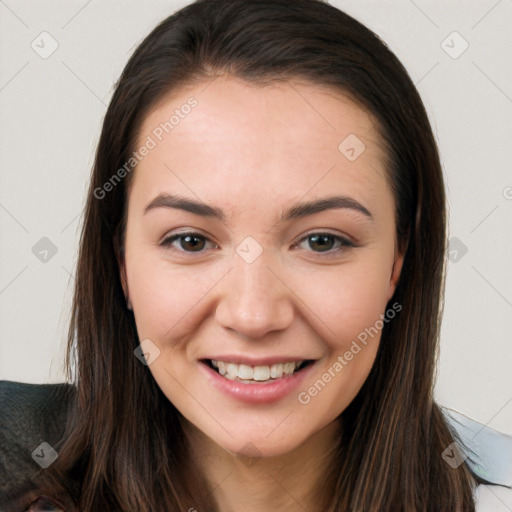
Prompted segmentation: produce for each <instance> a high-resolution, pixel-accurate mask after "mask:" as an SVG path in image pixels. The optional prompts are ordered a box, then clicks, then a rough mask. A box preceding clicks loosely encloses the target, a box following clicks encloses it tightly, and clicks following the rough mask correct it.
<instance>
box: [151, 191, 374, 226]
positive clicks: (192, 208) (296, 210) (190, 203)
mask: <svg viewBox="0 0 512 512" xmlns="http://www.w3.org/2000/svg"><path fill="white" fill-rule="evenodd" d="M155 208H173V209H178V210H185V211H187V212H190V213H193V214H195V215H201V216H202V217H212V218H215V219H218V220H220V221H221V222H225V221H226V214H225V213H224V212H223V211H222V210H221V209H220V208H217V207H215V206H210V205H207V204H205V203H202V202H198V201H195V200H193V199H189V198H186V197H183V196H180V195H177V194H167V193H163V194H159V195H158V196H156V197H155V198H154V199H153V200H152V201H151V202H150V203H149V204H148V205H147V206H146V208H144V215H145V214H146V213H148V212H149V211H150V210H153V209H155ZM333 209H349V210H353V211H357V212H360V213H362V214H364V215H365V216H366V217H368V218H369V219H370V220H374V219H373V215H372V214H371V213H370V211H369V210H368V209H367V208H366V207H365V206H363V205H362V204H361V203H359V202H358V201H356V200H355V199H353V198H351V197H347V196H339V195H336V196H328V197H324V198H322V199H317V200H314V201H309V202H305V203H296V204H294V205H292V206H291V207H289V208H287V209H286V210H285V211H284V212H283V213H282V215H281V219H280V222H286V221H290V220H292V219H298V218H301V217H306V216H308V215H313V214H315V213H319V212H322V211H325V210H333Z"/></svg>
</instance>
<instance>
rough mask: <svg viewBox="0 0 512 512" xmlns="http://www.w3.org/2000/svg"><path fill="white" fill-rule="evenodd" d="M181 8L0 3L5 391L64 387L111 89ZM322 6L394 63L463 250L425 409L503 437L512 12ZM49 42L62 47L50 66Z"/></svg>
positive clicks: (506, 1) (509, 296)
mask: <svg viewBox="0 0 512 512" xmlns="http://www.w3.org/2000/svg"><path fill="white" fill-rule="evenodd" d="M187 3H188V2H186V1H179V2H176V1H153V2H151V3H149V2H141V1H140V0H139V1H134V0H130V1H128V0H123V1H120V0H119V1H102V2H100V1H99V0H89V1H83V2H70V1H66V2H64V1H55V0H52V1H51V2H50V1H48V0H37V1H35V0H34V1H16V0H0V43H1V46H0V108H1V110H0V112H1V117H0V144H1V152H0V180H1V181H0V243H1V251H0V322H1V329H0V379H9V380H19V381H25V382H34V383H45V382H59V381H62V380H64V377H63V372H62V358H63V350H64V342H65V335H66V329H67V322H68V319H69V305H70V298H71V292H72V285H73V274H74V265H75V262H76V249H77V245H78V233H79V227H80V222H81V212H82V208H83V204H84V196H85V191H86V188H87V184H88V179H89V174H90V169H91V165H92V162H93V152H94V149H95V145H96V143H97V141H98V137H99V131H100V126H101V122H102V118H103V115H104V113H105V110H106V106H107V104H108V101H109V99H110V97H111V94H112V92H113V84H114V82H115V81H116V80H117V78H118V77H119V75H120V73H121V71H122V69H123V67H124V65H125V63H126V61H127V59H128V57H129V55H130V53H131V51H132V50H133V47H134V46H135V45H136V43H138V42H139V41H140V40H141V39H142V38H143V37H144V36H145V35H147V34H148V33H149V31H150V30H151V29H152V28H153V27H154V26H155V25H156V24H157V23H158V22H159V21H160V20H162V19H163V18H164V17H166V16H167V15H169V14H171V13H172V12H173V11H175V10H176V9H178V8H180V7H182V6H183V5H185V4H187ZM290 3H291V4H292V3H293V2H290ZM331 3H332V4H333V5H335V6H336V7H339V8H341V9H343V10H345V11H346V12H347V13H349V14H351V15H353V16H355V17H356V18H358V19H359V20H361V21H362V22H363V23H365V24H366V25H367V26H368V27H370V28H371V29H373V30H374V31H375V32H376V33H377V34H379V35H380V36H381V37H382V38H383V39H384V40H385V41H386V42H387V43H388V45H389V46H390V48H391V49H392V50H393V51H394V52H395V53H396V54H397V56H398V57H399V58H400V59H401V60H402V62H403V63H404V65H405V66H406V68H407V69H408V71H409V73H410V75H411V77H412V78H413V80H414V82H415V83H416V84H417V86H418V88H419V91H420V94H421V95H422V97H423V99H424V102H425V104H426V107H427V110H428V111H429V115H430V119H431V122H432V125H433V128H434V131H435V133H436V137H437V139H438V142H439V146H440V150H441V157H442V162H443V167H444V170H445V173H446V178H445V179H446V184H447V188H448V199H449V205H450V233H451V236H452V237H457V238H458V239H459V240H460V241H461V243H462V244H464V246H465V247H466V248H467V253H466V254H463V252H461V250H460V248H461V247H462V246H461V244H460V243H459V244H458V246H457V245H456V243H453V245H452V250H453V253H452V259H453V261H451V262H450V263H449V267H448V279H447V293H446V307H445V319H444V323H443V327H442V344H441V359H440V365H439V378H438V384H437V387H436V397H437V399H438V401H439V402H440V403H442V404H444V405H447V406H449V407H451V408H454V409H456V410H458V411H460V412H462V413H464V414H466V415H468V416H470V417H472V418H475V419H477V420H479V421H480V422H482V423H485V424H488V425H490V426H491V427H493V428H496V429H498V430H501V431H503V432H506V433H508V434H512V371H511V367H512V336H511V334H510V329H511V327H512V321H511V320H512V229H511V227H512V222H511V221H512V167H511V153H512V151H511V147H512V65H511V60H512V59H511V56H512V31H511V30H510V26H511V25H512V0H499V1H497V0H478V1H475V0H473V1H466V0H465V1H462V0H460V1H449V2H447V1H436V2H434V1H430V0H429V1H427V0H414V1H413V0H395V1H387V0H386V1H382V0H374V1H362V0H346V1H334V0H333V1H331ZM44 31H46V32H48V33H49V34H50V35H51V38H53V39H54V40H55V41H56V42H57V43H58V48H57V49H56V51H55V52H54V53H53V54H51V55H50V56H49V57H47V58H42V57H41V56H40V53H41V52H44V51H48V50H49V49H51V46H50V45H51V42H52V40H51V38H49V36H41V35H40V34H41V33H42V32H44ZM454 31H456V32H457V33H458V34H460V36H459V35H457V34H455V35H453V34H452V33H453V32H454ZM44 38H46V39H44ZM443 41H444V43H443ZM464 41H466V42H467V44H468V45H469V46H468V48H467V50H466V51H465V52H464V53H462V54H461V55H458V54H459V53H460V51H461V50H462V49H463V48H464V46H465V43H464ZM31 45H34V47H35V48H37V50H38V51H36V50H34V49H33V48H32V47H31ZM38 52H39V53H38ZM449 53H451V55H450V54H449ZM454 57H457V58H454ZM43 237H47V238H48V239H50V240H51V242H52V243H53V244H55V246H56V248H57V253H56V254H55V255H53V256H51V253H50V254H49V255H48V256H47V261H46V262H43V261H41V260H40V259H39V258H38V257H36V255H35V254H34V253H33V247H34V246H36V244H37V243H38V242H39V241H40V239H41V238H43ZM37 247H38V246H36V248H37ZM456 251H458V252H457V253H456Z"/></svg>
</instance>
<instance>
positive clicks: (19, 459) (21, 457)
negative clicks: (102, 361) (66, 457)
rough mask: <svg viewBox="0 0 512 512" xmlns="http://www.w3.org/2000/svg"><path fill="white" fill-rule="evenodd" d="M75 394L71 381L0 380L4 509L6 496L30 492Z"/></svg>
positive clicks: (0, 490)
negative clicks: (35, 382)
mask: <svg viewBox="0 0 512 512" xmlns="http://www.w3.org/2000/svg"><path fill="white" fill-rule="evenodd" d="M74 396H75V388H74V386H72V385H71V384H65V383H62V384H28V383H24V382H13V381H5V380H3V381H0V411H2V412H1V414H0V510H1V509H2V506H5V504H4V503H3V500H11V499H13V498H17V497H19V496H20V495H23V494H25V493H26V492H28V491H29V490H30V488H31V481H32V478H33V477H34V476H35V474H36V473H37V472H38V470H39V469H41V467H43V466H44V465H45V463H46V462H48V461H49V459H48V457H47V452H48V450H49V449H48V448H47V445H50V446H51V447H53V446H55V445H56V444H57V443H58V442H59V441H60V439H61V438H62V435H63V434H64V430H65V427H66V419H67V414H68V411H69V407H70V405H71V403H72V400H73V398H74ZM42 443H47V445H42V446H41V444H42ZM37 450H39V451H37ZM41 450H42V451H41ZM45 450H46V452H45ZM41 454H42V455H41ZM36 455H38V456H39V458H37V457H36ZM53 456H55V454H53ZM41 463H42V464H41Z"/></svg>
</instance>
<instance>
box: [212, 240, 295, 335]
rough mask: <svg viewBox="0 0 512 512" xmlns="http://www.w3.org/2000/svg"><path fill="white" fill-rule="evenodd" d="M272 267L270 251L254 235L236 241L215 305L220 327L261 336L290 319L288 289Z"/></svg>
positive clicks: (291, 308) (284, 326)
mask: <svg viewBox="0 0 512 512" xmlns="http://www.w3.org/2000/svg"><path fill="white" fill-rule="evenodd" d="M248 238H250V237H248ZM258 246H259V247H258ZM273 267H275V265H273V258H272V254H271V253H270V252H269V251H264V250H263V247H261V246H260V245H259V244H258V245H256V243H255V240H254V239H253V240H245V241H244V242H242V243H241V244H239V246H238V247H237V249H236V254H234V258H233V267H232V270H231V271H230V272H229V274H228V276H226V279H225V280H224V284H223V288H222V292H221V298H220V302H219V304H218V305H217V311H216V316H217V321H218V322H219V323H220V324H221V325H222V326H223V327H225V328H230V329H233V330H236V331H238V332H239V333H240V334H242V335H244V336H245V337H249V338H260V337H263V336H265V334H266V333H267V332H270V331H275V330H280V329H284V328H286V326H287V325H289V324H290V323H291V321H292V315H293V306H292V303H291V302H290V297H289V290H288V289H287V287H286V286H284V285H283V283H282V282H281V280H280V279H279V278H278V277H277V276H276V275H275V274H274V272H275V270H274V268H273Z"/></svg>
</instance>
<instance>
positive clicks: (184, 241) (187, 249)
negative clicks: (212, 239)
mask: <svg viewBox="0 0 512 512" xmlns="http://www.w3.org/2000/svg"><path fill="white" fill-rule="evenodd" d="M207 241H208V239H207V238H206V237H204V236H203V235H201V234H199V233H177V234H175V235H171V236H170V237H168V238H166V239H165V240H164V241H163V242H162V243H161V244H160V245H161V246H162V247H169V248H171V249H173V250H176V251H178V252H182V253H200V252H204V251H203V249H204V248H205V246H206V242H207ZM214 245H215V244H214Z"/></svg>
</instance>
